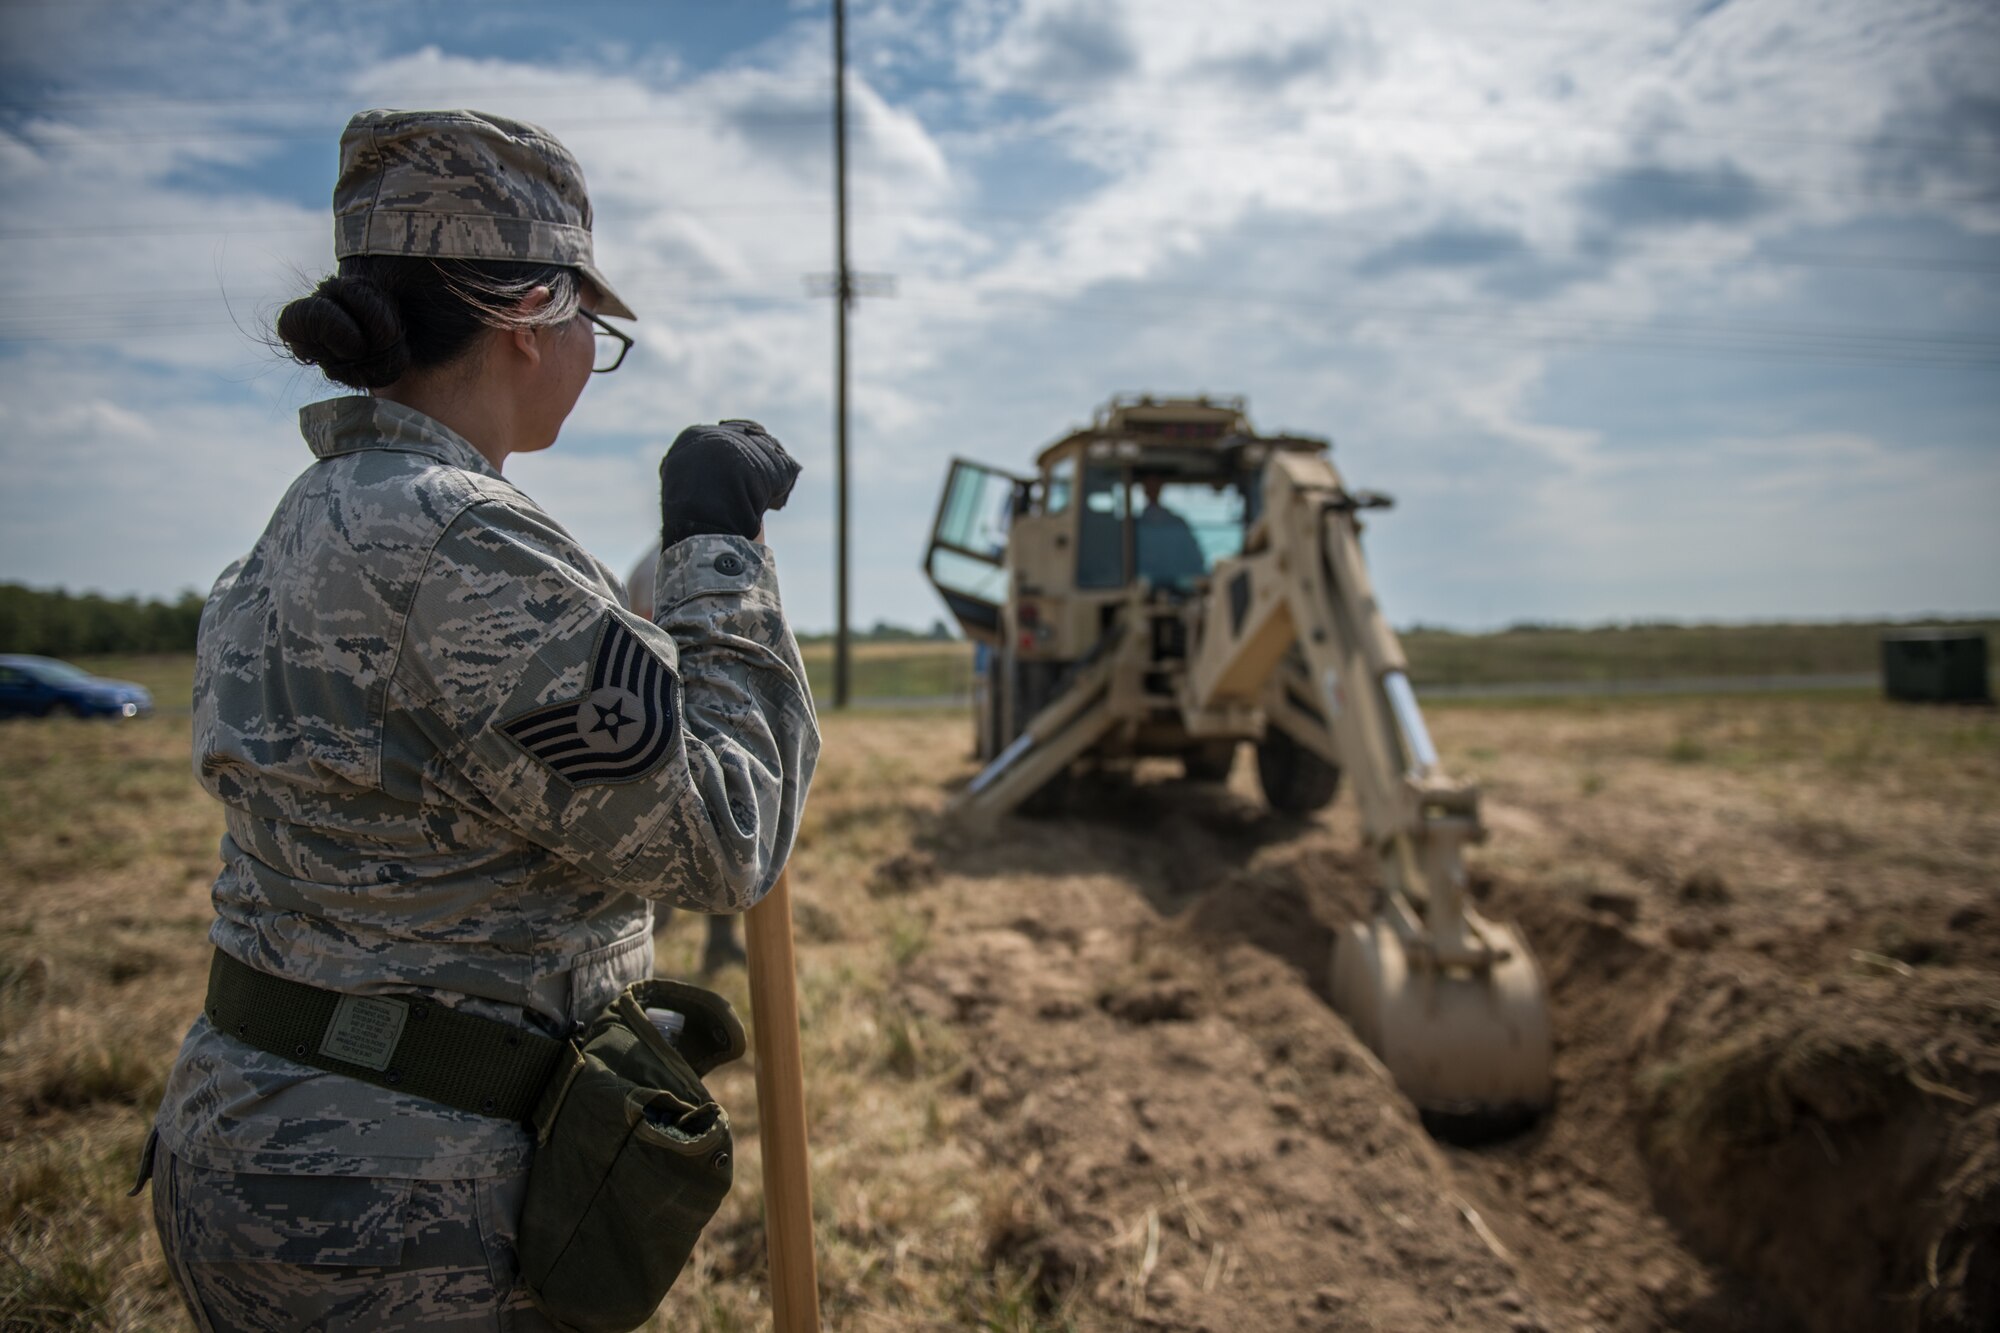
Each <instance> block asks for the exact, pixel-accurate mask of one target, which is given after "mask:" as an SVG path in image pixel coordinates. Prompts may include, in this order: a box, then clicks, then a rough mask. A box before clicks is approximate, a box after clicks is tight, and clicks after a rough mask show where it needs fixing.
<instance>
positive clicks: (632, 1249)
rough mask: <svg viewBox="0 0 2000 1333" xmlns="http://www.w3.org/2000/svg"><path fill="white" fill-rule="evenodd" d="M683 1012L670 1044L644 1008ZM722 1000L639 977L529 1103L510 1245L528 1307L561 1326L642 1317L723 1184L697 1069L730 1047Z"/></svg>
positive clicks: (731, 1029)
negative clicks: (531, 1144)
mask: <svg viewBox="0 0 2000 1333" xmlns="http://www.w3.org/2000/svg"><path fill="white" fill-rule="evenodd" d="M649 1008H654V1009H673V1010H678V1011H679V1012H681V1013H683V1014H685V1015H686V1016H687V1022H686V1026H685V1027H684V1028H683V1029H682V1031H681V1033H680V1035H679V1036H678V1037H677V1038H675V1040H674V1041H673V1042H669V1041H668V1040H667V1039H666V1038H665V1037H664V1036H662V1035H661V1034H660V1032H659V1030H658V1029H657V1028H655V1027H654V1026H653V1024H652V1022H651V1020H649V1019H648V1018H647V1017H646V1013H645V1011H646V1010H647V1009H649ZM744 1047H745V1043H744V1039H743V1025H742V1024H741V1023H740V1022H738V1021H737V1018H736V1012H735V1011H734V1010H733V1009H731V1008H730V1007H729V1001H727V1000H725V999H723V998H722V997H721V996H720V995H717V994H715V993H713V992H712V991H706V990H703V989H701V988H700V987H698V986H689V985H686V984H684V983H682V982H678V981H666V980H652V981H640V982H635V983H634V984H632V985H630V986H628V987H626V988H625V990H624V992H623V993H622V994H620V995H619V996H618V998H617V999H615V1000H613V1001H612V1002H611V1003H610V1004H608V1005H606V1006H605V1007H604V1009H603V1011H602V1012H600V1013H599V1014H598V1015H597V1017H596V1018H594V1019H592V1020H591V1022H590V1025H589V1026H588V1027H587V1028H585V1029H584V1031H583V1033H582V1034H581V1036H579V1037H575V1038H572V1039H571V1041H570V1050H569V1057H570V1058H569V1059H568V1060H567V1061H566V1062H565V1063H564V1065H563V1066H562V1067H561V1068H559V1069H558V1070H557V1071H556V1074H555V1076H554V1077H553V1078H552V1079H551V1080H550V1081H549V1086H548V1089H547V1090H546V1091H545V1092H544V1093H543V1094H542V1098H541V1102H540V1104H539V1105H538V1106H537V1108H536V1110H535V1116H534V1129H535V1141H536V1147H535V1154H534V1159H533V1161H532V1163H531V1164H530V1166H529V1170H528V1193H527V1198H526V1201H525V1203H524V1204H523V1206H522V1210H521V1229H520V1235H519V1240H518V1242H517V1247H516V1248H517V1253H518V1255H519V1258H520V1264H521V1278H522V1280H523V1281H524V1282H525V1283H526V1284H527V1286H528V1289H529V1292H530V1294H531V1295H532V1296H533V1297H534V1301H535V1304H536V1305H537V1306H539V1307H540V1308H541V1310H542V1312H543V1313H544V1314H546V1315H548V1316H549V1317H550V1318H551V1319H553V1320H554V1321H555V1322H556V1323H557V1324H558V1325H559V1326H560V1327H561V1328H563V1329H564V1330H566V1333H624V1331H625V1330H627V1329H632V1328H637V1327H638V1326H639V1325H641V1324H643V1323H645V1322H646V1320H648V1319H649V1318H651V1317H652V1314H653V1311H654V1310H656V1309H657V1308H658V1307H659V1304H660V1301H661V1300H662V1299H664V1298H665V1296H666V1294H667V1290H668V1288H670V1287H672V1286H673V1284H674V1279H675V1278H676V1277H678V1276H679V1275H680V1271H681V1268H682V1266H683V1265H685V1264H686V1263H687V1259H688V1255H689V1253H690V1252H691V1251H692V1250H693V1249H694V1243H695V1241H696V1239H697V1238H698V1237H700V1235H701V1232H702V1228H703V1227H705V1226H707V1225H708V1220H709V1219H710V1218H711V1217H713V1216H714V1215H715V1210H716V1209H717V1208H718V1207H720V1206H721V1204H722V1199H723V1196H724V1195H726V1194H727V1193H728V1192H729V1184H730V1179H731V1175H732V1173H733V1158H734V1148H733V1145H732V1142H731V1139H730V1134H729V1116H728V1115H727V1114H726V1113H725V1112H724V1111H723V1109H722V1108H721V1107H720V1106H718V1105H717V1104H716V1102H715V1100H714V1099H713V1098H712V1097H710V1096H709V1095H708V1089H707V1088H705V1087H703V1086H702V1082H701V1076H702V1075H704V1074H706V1073H708V1072H709V1071H710V1070H711V1069H714V1068H715V1067H716V1066H718V1065H722V1064H726V1063H728V1062H729V1061H731V1060H734V1059H736V1058H737V1057H738V1056H740V1055H742V1054H743V1051H744Z"/></svg>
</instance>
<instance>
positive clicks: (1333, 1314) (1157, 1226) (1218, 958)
mask: <svg viewBox="0 0 2000 1333" xmlns="http://www.w3.org/2000/svg"><path fill="white" fill-rule="evenodd" d="M1179 836H1180V841H1179V844H1178V845H1179V849H1180V851H1181V852H1182V853H1183V855H1182V856H1180V857H1178V858H1174V859H1173V861H1172V875H1173V877H1174V880H1173V883H1170V884H1165V885H1163V884H1160V883H1157V882H1151V883H1147V884H1145V885H1132V884H1129V883H1121V882H1120V881H1118V880H1116V879H1113V878H1111V877H1110V876H1108V875H1101V874H1099V873H1098V870H1099V869H1100V866H1099V861H1100V858H1105V859H1109V858H1120V857H1124V856H1126V855H1127V853H1128V852H1129V851H1130V849H1129V848H1127V847H1125V846H1123V845H1122V842H1123V834H1122V833H1120V832H1119V831H1118V830H1117V829H1116V828H1115V827H1114V828H1112V829H1109V830H1107V829H1105V828H1103V827H1102V826H1099V827H1098V828H1096V829H1094V830H1085V829H1083V828H1080V827H1079V826H1076V825H1072V824H1068V823H1065V824H1061V825H1056V826H1051V827H1050V828H1048V829H1047V831H1046V833H1045V835H1044V836H1043V837H1042V838H1041V839H1039V842H1040V844H1041V847H1042V849H1043V850H1046V849H1048V848H1050V847H1052V846H1053V847H1055V848H1056V850H1057V851H1058V852H1060V853H1062V854H1065V855H1067V856H1069V857H1071V858H1073V859H1072V860H1071V862H1070V865H1069V871H1070V873H1048V874H1026V873H1015V874H1011V875H1008V876H1006V877H1004V878H995V877H994V876H993V875H992V874H991V873H990V867H991V865H992V862H993V859H994V858H995V857H996V856H998V855H1000V854H1002V850H1003V845H1002V844H999V843H995V844H993V845H991V846H982V845H971V846H962V847H959V848H957V849H955V850H954V851H953V852H951V853H950V854H949V855H947V856H946V857H945V858H944V870H945V872H946V873H945V875H944V876H943V878H942V882H941V885H940V887H939V890H938V892H940V893H942V894H944V895H947V896H946V897H945V899H944V900H943V901H941V902H940V903H939V912H938V920H939V921H940V922H941V923H944V922H949V923H952V925H951V928H950V929H949V930H948V931H947V932H946V933H944V934H942V935H941V936H939V937H934V938H933V941H932V944H931V947H930V948H929V949H928V950H927V952H926V953H925V954H924V955H923V956H922V957H920V958H918V959H917V960H915V961H914V962H913V963H912V964H911V965H910V967H909V968H908V970H907V972H906V974H905V976H904V978H903V985H902V987H901V993H902V995H903V997H904V1000H905V1002H906V1003H908V1004H909V1005H910V1006H911V1007H912V1008H913V1009H915V1010H917V1011H918V1012H919V1013H920V1014H922V1015H924V1016H926V1017H927V1018H930V1019H932V1020H936V1021H942V1022H945V1023H949V1024H952V1025H954V1026H955V1027H957V1028H958V1029H960V1030H961V1031H962V1032H963V1033H964V1034H965V1037H964V1040H963V1042H962V1045H963V1048H964V1049H965V1050H966V1051H967V1052H968V1055H967V1060H966V1066H965V1069H964V1072H963V1074H962V1075H961V1077H960V1080H959V1083H958V1086H957V1091H958V1092H959V1093H960V1094H961V1095H963V1096H965V1097H968V1098H971V1099H973V1100H974V1101H976V1103H977V1108H978V1114H977V1115H976V1116H970V1117H968V1119H967V1123H970V1124H974V1125H976V1126H977V1127H978V1128H977V1129H976V1130H975V1133H976V1136H977V1139H978V1142H979V1146H980V1148H981V1150H982V1151H983V1152H984V1153H985V1155H986V1157H987V1158H988V1160H989V1161H990V1162H991V1163H993V1164H994V1165H995V1167H996V1168H1004V1169H1007V1170H1018V1171H1019V1172H1020V1176H1021V1179H1022V1181H1023V1182H1024V1183H1023V1186H1022V1188H1021V1189H1020V1191H1019V1192H1018V1193H1017V1194H1016V1196H1015V1197H1014V1198H1013V1199H1012V1200H1011V1202H1010V1205H1009V1207H1008V1208H1007V1209H1006V1211H1005V1214H1004V1215H1003V1216H1001V1217H998V1218H996V1219H995V1220H994V1223H993V1227H992V1233H991V1255H992V1258H993V1259H994V1260H995V1261H996V1262H1004V1263H1008V1264H1011V1265H1014V1266H1018V1267H1022V1268H1026V1269H1028V1270H1031V1271H1032V1272H1033V1273H1034V1275H1035V1277H1034V1291H1035V1293H1036V1299H1037V1301H1038V1303H1039V1304H1040V1305H1041V1307H1042V1308H1043V1309H1044V1311H1045V1312H1051V1313H1057V1312H1059V1314H1060V1317H1063V1318H1067V1319H1070V1320H1072V1321H1074V1322H1075V1323H1076V1324H1077V1325H1079V1326H1081V1327H1117V1328H1131V1327H1139V1328H1155V1329H1186V1330H1213V1331H1214V1333H1223V1331H1224V1330H1228V1331H1229V1333H1235V1331H1236V1330H1242V1329H1259V1330H1263V1329H1287V1328H1296V1329H1324V1328H1333V1327H1378V1328H1395V1329H1410V1330H1428V1329H1440V1330H1441V1329H1447V1328H1465V1327H1469V1328H1481V1329H1506V1330H1520V1331H1521V1333H1529V1331H1530V1330H1536V1329H1542V1328H1551V1327H1559V1328H1570V1327H1574V1326H1575V1325H1576V1321H1575V1320H1574V1318H1573V1317H1571V1316H1570V1315H1569V1313H1568V1312H1564V1311H1550V1310H1546V1309H1543V1308H1541V1307H1540V1306H1539V1305H1538V1303H1537V1302H1536V1300H1535V1298H1534V1297H1532V1296H1531V1295H1529V1294H1528V1293H1527V1292H1525V1291H1523V1290H1522V1288H1521V1285H1520V1282H1519V1280H1518V1278H1517V1275H1516V1274H1515V1272H1514V1271H1513V1268H1512V1266H1511V1263H1510V1262H1509V1260H1508V1258H1507V1257H1506V1255H1505V1252H1504V1250H1502V1249H1501V1248H1499V1247H1498V1245H1497V1242H1495V1241H1494V1240H1493V1238H1492V1235H1491V1232H1490V1230H1488V1229H1487V1228H1486V1226H1485V1223H1484V1221H1483V1219H1481V1218H1480V1217H1479V1214H1478V1212H1477V1211H1476V1210H1475V1209H1474V1208H1473V1207H1472V1206H1471V1205H1470V1204H1469V1203H1468V1202H1467V1201H1466V1200H1465V1199H1464V1198H1463V1196H1462V1194H1461V1191H1460V1190H1459V1188H1458V1187H1457V1185H1456V1184H1455V1182H1454V1179H1453V1171H1452V1168H1451V1166H1450V1164H1449V1162H1448V1161H1447V1160H1446V1159H1445V1157H1444V1155H1443V1154H1442V1153H1441V1152H1440V1151H1439V1150H1438V1149H1437V1148H1436V1146H1435V1145H1433V1144H1432V1143H1431V1141H1430V1140H1429V1139H1428V1138H1427V1137H1426V1136H1425V1134H1424V1133H1423V1130H1422V1128H1421V1126H1420V1125H1419V1124H1418V1122H1417V1118H1416V1115H1415V1113H1414V1112H1413V1111H1412V1110H1411V1108H1410V1107H1409V1105H1408V1103H1407V1102H1406V1101H1405V1100H1404V1099H1403V1098H1402V1097H1401V1096H1400V1095H1399V1094H1397V1092H1396V1091H1395V1088H1394V1086H1393V1085H1392V1083H1391V1082H1390V1080H1389V1078H1388V1076H1387V1074H1386V1073H1385V1072H1384V1071H1383V1069H1382V1068H1381V1066H1380V1064H1379V1063H1378V1062H1377V1061H1376V1060H1375V1059H1374V1057H1373V1056H1372V1055H1370V1054H1369V1052H1368V1051H1367V1050H1366V1049H1365V1048H1363V1047H1362V1046H1360V1045H1359V1043H1357V1042H1356V1041H1355V1039H1354V1037H1353V1035H1352V1034H1351V1033H1350V1032H1349V1031H1348V1030H1347V1028H1346V1026H1345V1024H1343V1023H1341V1022H1340V1020H1339V1019H1338V1018H1337V1017H1335V1016H1334V1014H1333V1013H1332V1011H1331V1010H1329V1009H1328V1008H1327V1006H1326V1005H1325V1003H1324V1002H1323V1001H1322V1000H1321V999H1320V997H1319V996H1318V995H1316V994H1315V993H1314V991H1313V989H1312V988H1311V986H1310V985H1308V984H1307V983H1306V980H1305V979H1304V976H1303V974H1304V973H1306V972H1308V971H1311V970H1312V969H1314V968H1318V969H1319V970H1320V971H1321V973H1322V974H1323V971H1324V960H1323V959H1322V958H1321V957H1320V955H1322V954H1324V953H1326V952H1328V951H1330V947H1331V924H1332V922H1333V921H1334V920H1336V919H1337V917H1335V916H1333V915H1331V913H1332V911H1333V910H1334V909H1333V907H1332V905H1331V904H1330V903H1328V902H1326V901H1323V900H1322V899H1321V897H1320V896H1319V895H1316V894H1312V893H1306V892H1302V891H1301V889H1300V887H1299V886H1300V884H1301V883H1302V882H1306V878H1305V877H1304V875H1303V873H1302V867H1304V866H1307V865H1310V866H1311V867H1312V869H1313V875H1312V876H1311V882H1315V883H1317V882H1330V879H1329V877H1328V876H1326V875H1323V874H1320V873H1319V872H1320V871H1322V870H1326V869H1335V868H1339V867H1342V866H1345V865H1346V864H1347V863H1346V860H1345V858H1344V857H1343V856H1341V855H1337V854H1333V853H1330V852H1328V851H1327V849H1326V848H1325V847H1323V846H1321V847H1316V848H1309V849H1305V850H1300V849H1290V848H1273V849H1269V850H1267V851H1264V852H1261V853H1260V852H1259V851H1258V850H1257V843H1258V841H1259V837H1260V834H1259V833H1258V832H1257V831H1256V830H1251V831H1250V832H1247V833H1245V834H1243V835H1242V837H1241V838H1239V837H1238V835H1237V834H1236V833H1234V832H1232V831H1230V830H1229V829H1228V828H1218V827H1217V826H1216V825H1214V824H1210V825H1208V826H1207V827H1206V830H1205V831H1204V832H1199V833H1194V834H1189V833H1185V832H1184V833H1182V834H1181V835H1179ZM1072 838H1074V839H1075V840H1076V841H1075V842H1073V843H1072V842H1071V841H1070V840H1071V839H1072ZM1195 848H1198V849H1199V851H1200V854H1201V855H1200V859H1198V860H1196V861H1193V862H1190V861H1188V859H1187V856H1186V853H1188V852H1189V851H1190V850H1191V849H1195ZM955 864H964V865H969V866H974V867H977V868H978V873H977V874H975V875H972V876H966V877H963V878H961V877H959V876H957V875H955V874H953V873H951V872H952V870H953V867H954V865H955ZM1159 864H1160V865H1162V866H1163V867H1164V866H1165V865H1166V864H1168V862H1167V861H1166V860H1164V859H1163V860H1161V861H1160V862H1159ZM1244 867H1247V869H1242V868H1244ZM1239 870H1240V873H1238V872H1239ZM1195 872H1200V873H1202V874H1205V875H1206V876H1207V882H1208V883H1209V885H1210V886H1211V888H1210V889H1209V890H1208V892H1207V893H1205V894H1203V895H1202V896H1200V897H1199V898H1197V899H1196V900H1195V901H1194V905H1193V906H1192V907H1191V908H1190V909H1189V910H1188V911H1186V912H1185V913H1183V914H1182V915H1181V916H1179V917H1177V918H1163V916H1162V914H1161V910H1160V908H1159V907H1158V906H1157V900H1158V899H1160V898H1162V897H1172V896H1173V895H1172V893H1171V890H1172V888H1173V887H1174V884H1178V883H1191V882H1193V881H1192V879H1190V878H1184V877H1187V876H1191V875H1193V874H1194V873H1195ZM1162 873H1165V871H1164V869H1163V871H1162ZM1225 882H1226V887H1225V888H1223V889H1216V888H1214V887H1213V886H1215V885H1217V884H1224V883H1225ZM1342 882H1344V883H1350V884H1351V883H1352V882H1353V876H1352V875H1351V874H1348V875H1345V877H1344V878H1343V880H1342ZM1355 892H1357V893H1360V892H1361V890H1359V889H1358V888H1357V889H1355ZM1288 913H1289V914H1290V915H1287V914H1288ZM1046 922H1060V923H1061V925H1060V927H1056V928H1050V927H1047V926H1044V925H1041V924H1038V923H1046ZM1313 923H1317V924H1313ZM1314 935H1316V936H1317V937H1318V941H1317V943H1315V942H1313V940H1312V936H1314ZM1302 941H1303V943H1302ZM1266 945H1268V946H1269V947H1265V946H1266ZM1321 945H1324V946H1325V947H1323V948H1322V947H1320V946H1321Z"/></svg>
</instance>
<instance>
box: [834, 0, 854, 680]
mask: <svg viewBox="0 0 2000 1333" xmlns="http://www.w3.org/2000/svg"><path fill="white" fill-rule="evenodd" d="M833 200H834V208H833V218H834V222H833V245H834V263H835V265H836V267H835V269H834V277H833V310H834V315H833V318H834V344H833V346H834V352H833V363H834V380H835V389H834V404H835V405H834V432H833V496H834V500H833V507H834V514H833V531H834V538H833V540H834V552H835V554H834V596H833V604H834V629H833V706H834V707H835V708H845V707H847V685H848V675H847V649H848V642H847V308H848V306H850V305H852V304H853V302H854V275H853V274H852V273H851V272H849V270H848V267H847V0H833Z"/></svg>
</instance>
